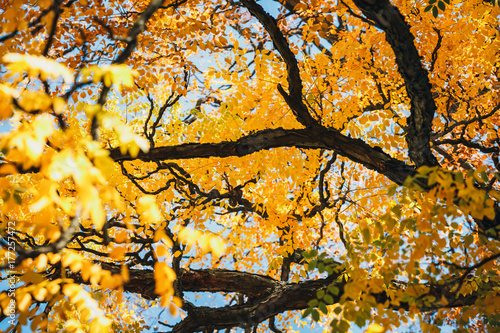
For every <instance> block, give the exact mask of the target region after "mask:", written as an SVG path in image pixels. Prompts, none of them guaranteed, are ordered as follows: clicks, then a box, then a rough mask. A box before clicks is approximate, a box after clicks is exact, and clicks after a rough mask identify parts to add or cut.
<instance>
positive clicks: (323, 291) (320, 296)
mask: <svg viewBox="0 0 500 333" xmlns="http://www.w3.org/2000/svg"><path fill="white" fill-rule="evenodd" d="M316 296H318V299H322V298H323V296H325V290H324V289H321V290H318V292H317V293H316Z"/></svg>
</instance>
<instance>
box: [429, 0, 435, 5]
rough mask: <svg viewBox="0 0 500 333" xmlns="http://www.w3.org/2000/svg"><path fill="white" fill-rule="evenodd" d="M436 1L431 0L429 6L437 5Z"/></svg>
mask: <svg viewBox="0 0 500 333" xmlns="http://www.w3.org/2000/svg"><path fill="white" fill-rule="evenodd" d="M436 1H437V0H430V1H429V5H433V4H435V3H436Z"/></svg>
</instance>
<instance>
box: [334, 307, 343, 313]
mask: <svg viewBox="0 0 500 333" xmlns="http://www.w3.org/2000/svg"><path fill="white" fill-rule="evenodd" d="M333 312H334V313H335V314H340V313H341V312H342V308H341V307H340V306H337V307H336V308H335V309H333Z"/></svg>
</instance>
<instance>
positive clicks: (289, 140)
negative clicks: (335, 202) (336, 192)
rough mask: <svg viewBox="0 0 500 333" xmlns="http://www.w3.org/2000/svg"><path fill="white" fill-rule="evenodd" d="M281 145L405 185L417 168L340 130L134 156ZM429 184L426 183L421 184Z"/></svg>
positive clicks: (276, 133)
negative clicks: (331, 155)
mask: <svg viewBox="0 0 500 333" xmlns="http://www.w3.org/2000/svg"><path fill="white" fill-rule="evenodd" d="M279 147H297V148H304V149H328V150H333V151H335V152H337V153H338V154H340V155H342V156H345V157H347V158H349V159H350V160H351V161H354V162H357V163H360V164H362V165H364V166H365V167H366V168H368V169H371V170H375V171H377V172H379V173H381V174H383V175H385V176H386V177H387V178H389V179H390V180H392V181H394V182H395V183H397V184H400V185H402V184H403V183H404V181H405V180H406V178H407V177H408V176H410V175H413V174H414V173H415V170H414V169H413V168H412V167H411V166H408V165H406V164H405V163H404V162H402V161H399V160H397V159H394V158H392V157H391V156H389V155H388V154H386V153H384V152H383V151H381V150H379V149H376V148H372V147H371V146H370V145H368V144H366V143H365V142H364V141H362V140H360V139H353V138H349V137H347V136H345V135H343V134H341V133H340V132H338V131H335V130H330V129H324V128H317V129H315V130H310V129H299V130H285V129H282V128H277V129H272V130H263V131H259V132H257V133H255V134H252V135H249V136H244V137H242V138H240V139H239V140H237V141H223V142H219V143H186V144H181V145H177V146H166V147H157V148H154V149H151V150H150V151H149V152H148V153H142V152H141V153H139V155H138V156H137V157H136V158H135V159H139V160H142V161H162V160H178V159H191V158H208V157H230V156H245V155H249V154H252V153H254V152H257V151H260V150H267V149H271V148H279ZM111 157H112V158H113V159H114V160H116V161H121V160H133V159H134V158H132V157H131V156H129V155H124V156H122V155H121V153H120V150H119V149H117V148H115V149H112V150H111ZM422 186H423V187H426V186H427V184H422Z"/></svg>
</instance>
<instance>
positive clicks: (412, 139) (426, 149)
mask: <svg viewBox="0 0 500 333" xmlns="http://www.w3.org/2000/svg"><path fill="white" fill-rule="evenodd" d="M354 3H355V4H356V6H358V8H359V9H360V10H361V11H362V12H363V14H364V15H365V16H366V17H367V18H368V19H370V20H372V21H374V22H376V23H377V26H379V27H380V28H381V29H383V30H384V31H385V37H386V40H387V42H388V43H389V44H390V45H391V47H392V50H393V51H394V54H395V56H396V63H397V65H398V71H399V73H400V74H401V76H402V78H403V80H404V81H405V86H406V91H407V93H408V96H409V98H410V101H411V102H410V111H411V114H410V116H409V117H408V120H407V123H408V130H407V134H406V142H407V143H408V150H409V155H410V158H411V160H412V161H413V162H414V163H415V165H416V166H417V167H419V166H422V165H429V166H432V165H438V161H437V159H436V157H435V156H434V155H433V154H432V151H431V148H430V138H431V130H432V120H433V119H434V113H435V111H436V104H435V102H434V99H433V98H432V94H431V85H430V83H429V77H428V73H427V71H426V70H425V69H424V67H423V66H422V61H421V59H420V56H419V54H418V51H417V48H416V47H415V43H414V39H415V38H414V36H413V35H412V33H411V31H410V27H409V25H408V24H407V23H406V22H405V19H404V17H403V15H402V14H401V13H400V11H399V9H398V8H396V7H394V6H393V5H392V4H391V3H390V2H389V0H354Z"/></svg>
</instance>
